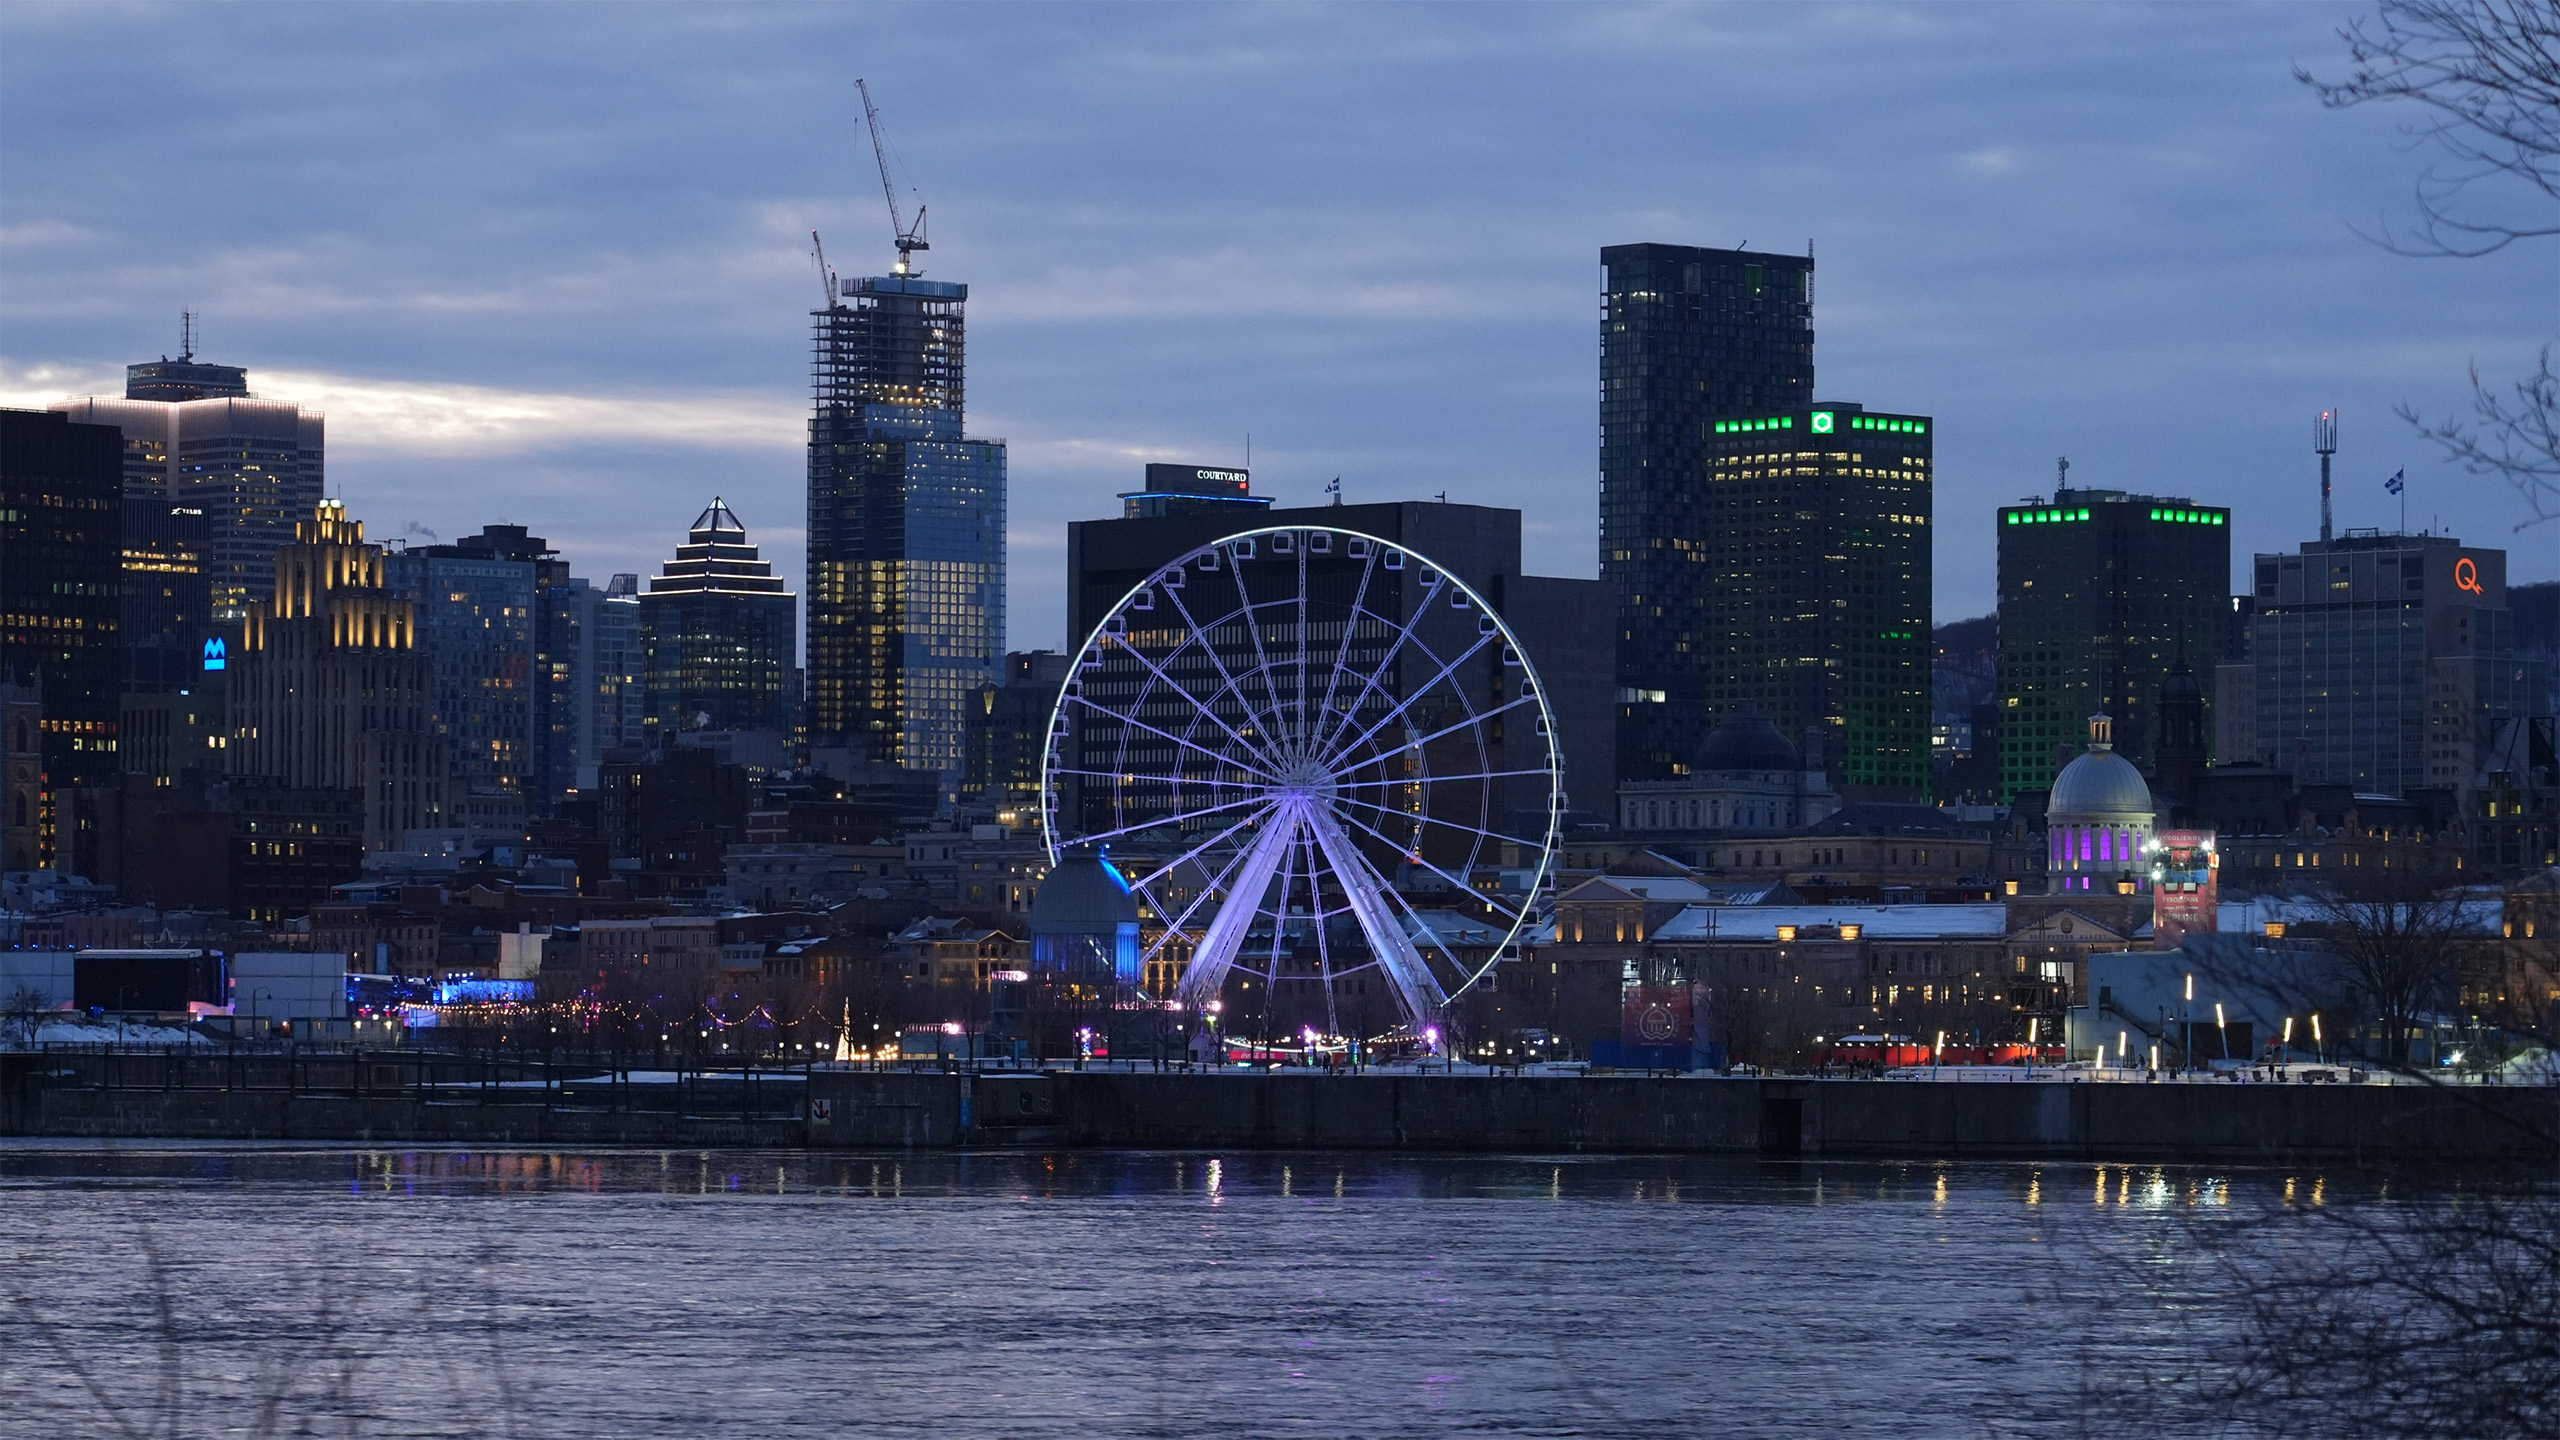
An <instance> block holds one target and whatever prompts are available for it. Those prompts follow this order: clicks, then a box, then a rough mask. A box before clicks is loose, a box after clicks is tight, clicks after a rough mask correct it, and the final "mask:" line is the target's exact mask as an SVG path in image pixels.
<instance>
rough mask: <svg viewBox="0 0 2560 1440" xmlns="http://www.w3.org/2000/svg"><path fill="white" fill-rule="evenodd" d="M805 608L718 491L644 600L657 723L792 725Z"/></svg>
mask: <svg viewBox="0 0 2560 1440" xmlns="http://www.w3.org/2000/svg"><path fill="white" fill-rule="evenodd" d="M798 619H799V610H798V607H797V606H796V605H794V604H793V597H792V595H791V592H789V591H788V590H785V589H783V588H782V577H780V576H778V575H776V574H774V573H773V566H772V565H771V564H770V563H768V562H767V561H765V560H763V559H761V558H759V557H758V555H757V552H756V547H755V546H754V545H752V544H750V543H748V541H747V527H746V526H745V525H744V524H743V523H741V522H740V521H739V519H738V517H737V514H736V513H735V512H734V511H732V510H730V508H729V505H728V502H727V501H725V500H722V499H720V498H718V497H717V496H714V497H713V498H712V501H711V504H710V507H709V508H707V509H705V510H704V511H703V512H702V514H701V515H700V516H698V517H696V518H695V520H694V522H693V530H692V533H691V534H689V535H688V536H687V537H686V539H685V543H684V544H682V545H680V546H678V547H677V548H676V557H675V558H674V559H673V560H670V561H668V562H667V564H666V568H665V569H664V570H662V571H660V572H659V573H658V574H657V576H656V577H654V578H653V579H651V580H650V581H649V593H648V594H646V595H644V596H642V597H641V599H640V633H641V637H642V638H641V644H642V647H643V649H644V651H645V652H646V655H647V666H648V682H647V683H648V694H649V702H648V703H649V723H650V724H652V725H654V726H656V727H657V729H658V731H659V733H660V734H662V735H663V734H667V733H670V732H674V731H678V730H779V731H783V732H786V733H787V732H789V731H790V729H791V727H792V721H793V718H794V717H793V714H792V711H793V709H794V697H793V695H792V693H791V651H792V640H793V637H794V631H795V629H796V625H795V622H796V621H797V620H798Z"/></svg>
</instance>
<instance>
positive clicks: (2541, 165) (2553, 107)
mask: <svg viewBox="0 0 2560 1440" xmlns="http://www.w3.org/2000/svg"><path fill="white" fill-rule="evenodd" d="M2338 38H2339V39H2341V40H2343V41H2345V42H2346V46H2347V59H2348V63H2349V65H2350V66H2351V67H2352V68H2351V69H2349V71H2348V72H2347V75H2346V77H2345V78H2344V79H2341V80H2323V79H2321V78H2319V77H2318V76H2316V75H2314V74H2312V73H2311V72H2310V71H2309V70H2306V69H2303V68H2301V67H2298V66H2297V67H2296V68H2295V70H2294V72H2293V74H2294V78H2295V79H2296V80H2298V81H2300V82H2301V83H2303V84H2304V85H2307V86H2310V87H2311V89H2312V91H2313V93H2315V94H2317V95H2318V96H2319V97H2320V103H2321V104H2323V105H2326V106H2328V107H2329V108H2331V109H2333V110H2343V109H2347V108H2349V107H2351V106H2356V105H2369V104H2374V103H2405V104H2410V105H2415V106H2417V107H2418V108H2419V109H2420V110H2421V111H2422V112H2423V113H2424V114H2425V117H2426V118H2425V120H2424V121H2423V122H2422V123H2420V124H2417V125H2415V126H2413V127H2411V133H2412V138H2414V139H2415V140H2417V141H2418V142H2420V143H2422V144H2429V145H2432V146H2434V147H2435V148H2436V149H2437V150H2438V151H2440V152H2441V153H2442V154H2443V156H2444V157H2445V159H2446V161H2447V162H2448V165H2447V167H2446V168H2440V169H2439V168H2430V169H2429V170H2427V171H2426V172H2425V174H2423V175H2422V176H2420V177H2419V180H2418V184H2417V204H2418V215H2419V225H2418V228H2417V230H2416V231H2415V233H2401V234H2393V233H2391V232H2390V231H2389V230H2388V229H2386V230H2385V232H2384V233H2383V235H2382V236H2381V237H2379V238H2380V239H2381V241H2382V243H2384V244H2386V245H2388V246H2390V247H2391V248H2392V249H2394V250H2398V251H2400V252H2402V253H2403V254H2409V255H2429V256H2477V255H2486V254H2488V253H2489V252H2491V251H2493V250H2499V249H2503V248H2505V247H2506V246H2508V245H2511V244H2514V243H2515V242H2516V241H2518V240H2531V239H2548V238H2551V237H2555V236H2560V216H2554V215H2553V214H2552V213H2551V212H2549V211H2544V210H2538V209H2537V210H2535V211H2533V212H2532V214H2533V216H2534V217H2535V218H2509V217H2506V216H2503V215H2499V214H2494V213H2488V212H2483V211H2480V210H2477V209H2473V210H2469V211H2465V210H2462V209H2459V208H2457V206H2459V205H2462V204H2464V203H2466V202H2467V197H2470V196H2473V195H2476V192H2475V190H2474V187H2475V186H2476V185H2477V184H2478V182H2480V181H2482V180H2488V179H2493V178H2496V177H2504V178H2505V179H2507V180H2510V181H2514V182H2520V183H2522V184H2523V185H2524V186H2525V187H2526V188H2527V189H2528V190H2529V191H2532V192H2536V193H2538V194H2539V195H2540V196H2541V197H2542V198H2543V199H2546V200H2550V201H2555V202H2560V7H2555V6H2553V5H2552V4H2551V0H2382V5H2381V7H2380V8H2379V9H2378V10H2377V11H2376V12H2375V14H2374V15H2373V17H2372V18H2371V19H2369V20H2357V21H2355V22H2353V23H2351V24H2349V25H2348V26H2347V27H2346V28H2345V29H2343V30H2341V31H2339V32H2338ZM2490 203H2491V204H2495V203H2497V202H2496V201H2495V200H2492V201H2491V202H2490ZM2528 204H2530V202H2528Z"/></svg>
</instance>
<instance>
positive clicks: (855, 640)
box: [808, 247, 1005, 771]
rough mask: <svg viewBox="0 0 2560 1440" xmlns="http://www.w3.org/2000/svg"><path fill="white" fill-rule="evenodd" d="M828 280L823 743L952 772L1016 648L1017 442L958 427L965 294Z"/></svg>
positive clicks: (821, 539)
mask: <svg viewBox="0 0 2560 1440" xmlns="http://www.w3.org/2000/svg"><path fill="white" fill-rule="evenodd" d="M906 268H907V267H906V257H905V255H904V253H903V247H902V253H901V255H900V261H899V270H900V271H901V273H899V274H894V275H885V276H872V277H868V278H862V279H843V280H839V279H837V277H836V276H835V275H833V274H832V273H828V274H827V275H826V281H827V300H828V304H827V307H826V308H825V309H823V310H819V311H816V312H814V313H813V315H812V320H813V326H814V333H815V357H814V363H813V366H812V375H813V380H814V389H815V401H816V406H815V412H814V414H813V416H812V418H811V420H810V425H809V584H808V596H809V644H808V678H809V683H808V695H809V706H810V716H809V731H810V740H811V743H812V744H813V745H816V746H819V747H825V748H832V747H839V746H841V747H844V748H846V749H848V750H851V751H853V752H854V753H855V756H856V757H857V758H859V759H861V760H867V761H869V762H871V763H875V764H889V765H897V766H901V767H903V768H906V769H911V770H930V771H954V770H957V769H959V768H960V765H961V762H962V754H963V748H964V738H963V735H964V722H965V706H966V704H967V702H968V699H969V697H970V696H971V695H973V694H974V693H975V692H976V691H977V689H978V687H979V686H981V685H984V684H986V683H988V682H989V681H991V680H993V679H995V678H996V675H997V672H998V669H999V667H1000V664H1001V661H1002V658H1003V653H1004V501H1005V447H1004V442H1003V441H1001V440H972V439H968V438H965V437H964V435H963V434H962V417H963V409H964V407H963V393H964V391H963V385H964V376H965V365H964V355H965V343H964V337H965V334H966V319H965V311H966V309H967V305H968V299H969V287H968V286H966V285H958V284H952V283H949V282H945V281H938V280H925V279H921V278H919V277H917V276H915V275H912V274H908V273H904V272H905V271H906Z"/></svg>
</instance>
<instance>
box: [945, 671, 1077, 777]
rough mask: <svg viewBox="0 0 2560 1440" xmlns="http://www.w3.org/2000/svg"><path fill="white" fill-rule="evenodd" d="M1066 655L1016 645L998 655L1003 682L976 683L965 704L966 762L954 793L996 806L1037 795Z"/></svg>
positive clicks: (1063, 681)
mask: <svg viewBox="0 0 2560 1440" xmlns="http://www.w3.org/2000/svg"><path fill="white" fill-rule="evenodd" d="M1066 683H1067V657H1066V656H1064V655H1061V654H1059V653H1058V652H1057V651H1055V650H1017V651H1015V652H1013V653H1012V654H1010V655H1007V656H1005V657H1004V683H1003V684H1000V685H982V686H980V687H979V688H978V694H977V697H976V699H975V700H974V702H973V703H972V704H971V705H970V706H969V763H968V769H967V772H966V777H967V778H966V779H965V780H964V781H963V782H962V785H961V789H960V793H961V794H962V795H965V796H968V797H970V798H971V799H974V800H976V801H978V802H979V803H980V804H983V805H993V806H995V807H997V808H998V809H1007V810H1009V809H1012V808H1014V807H1016V806H1027V805H1029V804H1030V803H1031V802H1033V801H1035V800H1037V799H1039V798H1040V757H1041V754H1042V752H1043V751H1044V750H1045V749H1046V748H1047V743H1048V736H1049V717H1050V715H1051V714H1052V713H1054V712H1055V711H1056V709H1057V707H1058V687H1060V686H1062V685H1064V684H1066Z"/></svg>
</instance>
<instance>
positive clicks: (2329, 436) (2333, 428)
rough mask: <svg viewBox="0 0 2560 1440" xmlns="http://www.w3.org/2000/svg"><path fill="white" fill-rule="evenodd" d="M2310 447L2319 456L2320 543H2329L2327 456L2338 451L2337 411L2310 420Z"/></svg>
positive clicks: (2325, 411) (2329, 411) (2321, 414)
mask: <svg viewBox="0 0 2560 1440" xmlns="http://www.w3.org/2000/svg"><path fill="white" fill-rule="evenodd" d="M2311 448H2312V449H2313V450H2315V451H2317V452H2318V453H2319V456H2320V543H2321V544H2323V545H2326V544H2328V543H2329V457H2330V456H2332V455H2335V454H2337V453H2338V412H2337V411H2335V410H2323V411H2321V412H2320V418H2318V419H2316V420H2314V421H2312V422H2311Z"/></svg>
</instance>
